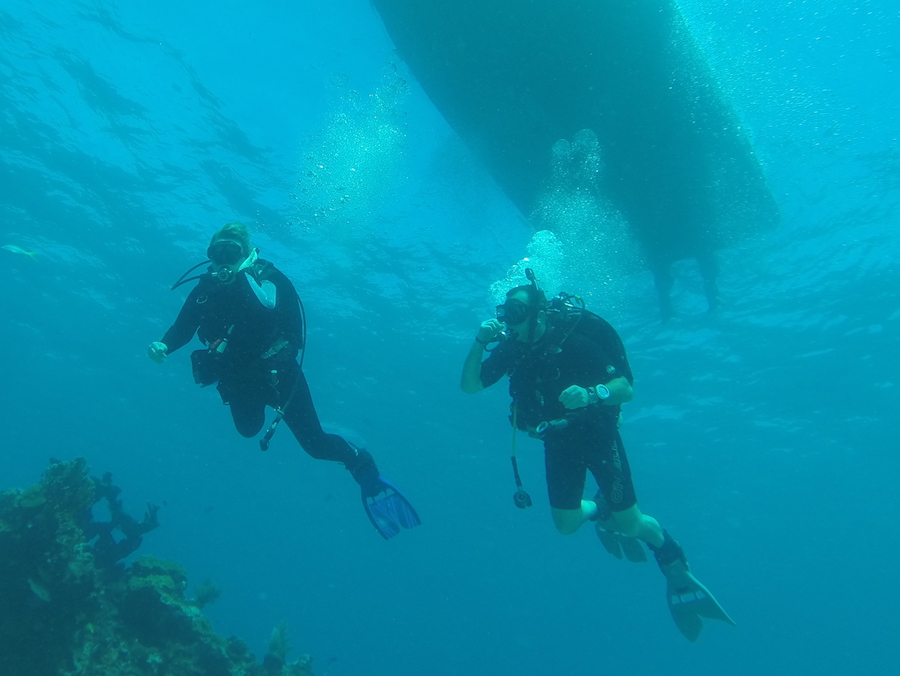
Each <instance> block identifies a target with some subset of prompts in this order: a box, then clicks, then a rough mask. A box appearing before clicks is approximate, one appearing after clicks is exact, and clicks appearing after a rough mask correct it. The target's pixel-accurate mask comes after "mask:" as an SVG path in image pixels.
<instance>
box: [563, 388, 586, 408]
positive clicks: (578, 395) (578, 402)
mask: <svg viewBox="0 0 900 676" xmlns="http://www.w3.org/2000/svg"><path fill="white" fill-rule="evenodd" d="M590 402H591V400H590V398H589V397H588V391H587V390H586V389H585V388H583V387H580V386H578V385H572V387H567V388H566V389H564V390H563V391H562V394H561V395H559V403H561V404H562V405H563V406H565V407H566V408H567V409H569V410H570V411H571V410H572V409H576V408H584V407H585V406H587V405H588V404H589V403H590Z"/></svg>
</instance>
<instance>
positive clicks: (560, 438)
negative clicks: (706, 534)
mask: <svg viewBox="0 0 900 676" xmlns="http://www.w3.org/2000/svg"><path fill="white" fill-rule="evenodd" d="M527 273H528V275H529V279H530V280H531V282H532V283H531V285H526V286H517V287H515V288H513V289H511V290H510V291H509V292H508V293H507V294H506V302H505V303H504V304H503V305H499V306H497V318H496V319H489V320H487V321H485V322H483V323H482V324H481V327H480V328H479V330H478V333H477V334H476V336H475V341H474V342H473V344H472V347H471V349H470V350H469V354H468V356H467V357H466V360H465V363H464V365H463V371H462V379H461V386H462V389H463V391H464V392H466V393H468V394H474V393H476V392H479V391H480V390H482V389H484V388H486V387H490V386H491V385H493V384H494V383H496V382H497V381H499V380H500V378H502V377H503V376H504V375H508V376H509V392H510V395H511V396H512V407H511V411H512V415H511V416H510V417H511V421H512V422H513V425H514V426H515V427H516V428H517V429H520V430H522V431H525V432H527V433H528V434H530V435H531V436H533V437H535V438H538V439H541V440H542V441H543V442H544V455H545V464H546V473H547V489H548V493H549V498H550V507H551V511H552V515H553V522H554V524H555V525H556V528H557V530H558V531H559V532H560V533H562V534H564V535H570V534H572V533H575V532H576V531H577V530H578V529H579V528H580V527H581V526H582V525H583V524H584V523H586V522H588V521H593V522H595V523H596V531H597V535H598V537H599V538H600V541H601V543H602V544H603V546H604V547H605V548H606V549H607V551H609V552H610V553H611V554H613V555H614V556H616V557H617V558H621V557H622V553H623V551H624V553H625V556H626V557H627V558H628V559H630V560H632V561H646V555H645V554H644V552H643V550H642V549H641V547H640V544H639V543H638V542H637V540H642V541H643V542H645V543H647V545H648V547H649V548H650V550H651V551H652V552H653V553H654V555H655V557H656V560H657V563H658V564H659V567H660V569H661V570H662V572H663V574H664V575H665V576H666V578H667V580H668V588H669V595H668V601H669V608H670V610H671V611H672V616H673V618H674V619H675V622H676V624H677V625H678V628H679V630H681V632H682V633H683V634H684V635H685V636H686V637H688V638H689V639H690V640H692V641H693V640H696V639H697V637H698V636H699V634H700V630H701V629H702V622H701V620H700V617H701V616H702V617H711V618H714V619H720V620H723V621H725V622H729V623H732V621H731V618H729V617H728V615H727V614H725V612H724V611H723V610H722V608H721V607H720V606H719V605H718V603H716V601H715V599H714V598H713V597H712V595H711V594H710V593H709V591H708V590H707V589H706V588H705V587H703V585H701V584H700V583H699V582H698V581H697V580H696V578H694V577H693V575H691V573H690V570H689V568H688V566H687V560H686V558H685V556H684V552H683V551H682V549H681V547H680V546H679V545H678V543H677V542H675V540H673V539H672V537H671V536H670V535H669V534H668V533H667V532H666V531H664V530H663V529H662V528H661V527H660V525H659V523H658V522H657V521H656V519H654V518H653V517H651V516H648V515H646V514H643V513H642V512H641V510H640V509H639V508H638V506H637V497H636V495H635V490H634V484H633V483H632V480H631V469H630V468H629V466H628V458H627V457H626V455H625V448H624V446H623V444H622V437H621V436H620V435H619V429H618V428H619V412H620V408H621V405H622V404H625V403H627V402H629V401H631V399H632V396H633V390H632V383H633V377H632V373H631V367H630V366H629V364H628V359H627V358H626V355H625V347H624V346H623V344H622V341H621V339H620V338H619V335H618V334H617V333H616V331H615V329H614V328H613V327H612V326H611V325H610V324H609V323H607V322H606V321H604V320H603V319H602V318H600V317H598V316H597V315H595V314H593V313H591V312H588V311H587V310H585V309H584V307H583V305H580V306H579V305H577V304H574V303H572V302H571V301H570V299H572V298H574V297H572V296H566V295H565V294H561V296H560V298H558V299H556V300H554V302H553V303H548V302H547V299H546V296H545V295H544V292H543V291H541V290H540V289H539V288H538V286H537V282H536V280H535V278H534V273H533V272H532V271H531V270H528V271H527ZM567 300H569V302H567ZM504 324H505V326H506V334H504V336H508V337H507V338H506V339H505V340H502V341H501V342H500V343H499V345H498V346H497V347H496V348H494V349H493V350H492V351H491V352H490V354H489V356H488V357H487V359H484V360H482V356H483V353H484V351H485V350H486V349H488V345H489V344H491V343H493V342H495V341H497V340H498V339H499V338H503V337H504V336H501V335H500V334H501V331H502V329H503V327H504ZM514 467H515V465H514ZM588 471H590V472H591V474H593V476H594V478H595V479H596V481H597V484H598V486H599V490H598V491H597V494H596V495H595V497H594V498H593V499H592V500H584V499H583V494H584V483H585V479H586V476H587V472H588ZM516 472H517V473H516V478H517V481H518V471H516ZM520 493H521V491H520ZM526 498H527V495H526ZM516 504H517V506H520V507H525V506H528V505H529V504H530V499H529V500H527V501H526V502H525V503H523V504H520V498H519V494H517V496H516Z"/></svg>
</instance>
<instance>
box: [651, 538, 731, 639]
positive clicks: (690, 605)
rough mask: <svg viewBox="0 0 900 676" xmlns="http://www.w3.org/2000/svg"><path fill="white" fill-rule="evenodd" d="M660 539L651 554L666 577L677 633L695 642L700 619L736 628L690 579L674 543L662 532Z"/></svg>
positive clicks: (721, 609) (699, 629) (692, 579)
mask: <svg viewBox="0 0 900 676" xmlns="http://www.w3.org/2000/svg"><path fill="white" fill-rule="evenodd" d="M663 535H664V536H665V541H664V542H663V544H662V546H660V547H658V548H655V550H654V553H655V554H656V561H657V563H659V568H660V570H661V571H662V573H663V575H665V576H666V585H667V589H666V601H667V602H668V604H669V612H671V613H672V619H673V620H675V625H676V626H677V627H678V630H679V631H680V632H681V633H682V634H684V636H685V637H686V638H687V639H688V640H689V641H696V640H697V639H698V638H699V637H700V632H701V631H703V620H702V619H700V618H702V617H706V618H708V619H711V620H721V621H722V622H725V623H727V624H730V625H731V626H733V627H734V626H737V625H736V623H735V621H734V620H732V619H731V618H730V617H729V616H728V613H726V612H725V610H724V609H723V608H722V606H721V605H720V604H719V602H718V601H716V598H715V597H714V596H713V595H712V594H711V593H710V591H709V589H707V588H706V587H705V586H703V584H702V583H701V582H700V581H699V580H698V579H697V578H696V577H694V576H693V574H692V573H691V569H690V567H689V566H688V563H687V559H685V557H684V551H683V550H682V549H681V547H680V546H679V545H678V543H677V542H675V540H673V539H672V537H671V536H670V535H669V534H668V533H667V532H666V531H663Z"/></svg>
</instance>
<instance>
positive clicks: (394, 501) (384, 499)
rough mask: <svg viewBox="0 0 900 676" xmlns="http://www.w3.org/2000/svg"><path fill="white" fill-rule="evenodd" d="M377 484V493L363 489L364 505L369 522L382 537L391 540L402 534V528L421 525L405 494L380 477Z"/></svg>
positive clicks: (370, 489)
mask: <svg viewBox="0 0 900 676" xmlns="http://www.w3.org/2000/svg"><path fill="white" fill-rule="evenodd" d="M377 482H378V483H377V488H378V490H377V491H375V490H373V488H372V487H371V486H368V487H364V488H363V489H362V503H363V508H364V509H365V510H366V515H367V516H368V517H369V521H371V522H372V525H373V526H374V527H375V530H377V531H378V532H379V533H380V534H381V537H383V538H384V539H385V540H390V539H391V538H392V537H394V536H395V535H398V534H399V533H400V529H401V528H415V527H416V526H418V525H421V523H422V521H421V520H420V519H419V515H418V514H417V513H416V510H415V508H414V507H413V506H412V504H411V503H410V502H409V500H407V499H406V496H404V495H403V493H401V492H400V491H399V490H398V489H397V488H396V487H395V486H393V485H392V484H391V483H390V482H388V481H387V480H385V479H384V478H382V477H380V476H379V477H378V479H377ZM373 493H374V494H373Z"/></svg>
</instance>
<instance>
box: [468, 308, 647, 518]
mask: <svg viewBox="0 0 900 676" xmlns="http://www.w3.org/2000/svg"><path fill="white" fill-rule="evenodd" d="M548 319H549V322H550V323H549V325H548V329H547V331H546V332H545V333H544V335H543V336H542V337H541V339H540V340H539V341H538V342H537V344H535V345H534V346H528V345H526V344H525V343H524V342H521V341H516V340H507V341H506V342H503V343H501V344H500V345H499V346H498V347H497V348H496V349H495V350H494V351H493V352H492V353H491V354H490V356H489V357H488V358H487V359H485V360H484V362H482V364H481V383H482V385H484V387H489V386H490V385H493V384H494V383H496V382H497V381H498V380H500V378H501V377H503V375H504V374H505V375H508V376H509V393H510V396H512V398H513V412H514V415H515V419H516V424H517V426H518V427H519V429H521V430H526V431H528V432H531V433H534V432H535V430H536V428H537V427H538V425H540V424H541V423H542V422H548V423H552V422H553V421H560V420H564V421H565V423H562V424H557V425H551V426H550V428H549V429H548V430H547V431H546V432H545V433H544V434H543V436H542V439H543V441H544V454H545V461H546V467H547V490H548V493H549V495H550V505H551V506H552V507H555V508H557V509H579V508H580V507H581V500H582V498H583V495H584V482H585V478H586V471H587V470H590V471H591V473H592V474H593V475H594V478H595V479H596V480H597V483H598V485H599V486H600V489H601V490H602V491H603V495H604V497H605V498H606V501H607V503H608V505H609V507H610V509H611V510H612V511H614V512H620V511H623V510H626V509H628V508H629V507H631V506H632V505H634V504H636V502H637V498H636V497H635V492H634V485H633V484H632V481H631V469H630V468H629V466H628V459H627V458H626V456H625V448H624V446H623V445H622V438H621V437H620V436H619V430H618V418H619V409H620V407H619V406H606V405H601V404H591V405H589V406H585V407H583V408H579V409H575V410H572V411H570V410H568V409H566V407H565V406H563V405H562V404H561V403H560V401H559V395H560V394H561V393H562V392H563V390H565V389H566V388H568V387H571V386H572V385H579V386H581V387H585V388H587V387H593V386H594V385H598V384H605V383H608V382H609V381H611V380H613V379H615V378H619V377H624V378H626V379H627V380H628V382H629V383H631V382H632V381H633V378H632V374H631V367H630V366H629V365H628V359H627V358H626V356H625V347H624V346H623V344H622V340H621V339H620V338H619V335H618V334H617V333H616V331H615V329H613V327H612V326H611V325H610V324H609V323H608V322H606V321H605V320H603V319H601V318H600V317H598V316H597V315H595V314H593V313H591V312H582V311H578V310H571V311H568V312H566V313H562V314H550V315H549V317H548Z"/></svg>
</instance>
